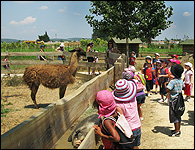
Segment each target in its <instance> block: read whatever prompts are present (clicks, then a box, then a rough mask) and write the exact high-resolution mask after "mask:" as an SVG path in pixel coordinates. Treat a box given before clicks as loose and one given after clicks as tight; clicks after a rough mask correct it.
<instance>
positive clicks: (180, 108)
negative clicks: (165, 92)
mask: <svg viewBox="0 0 195 150" xmlns="http://www.w3.org/2000/svg"><path fill="white" fill-rule="evenodd" d="M170 104H171V108H172V110H173V112H174V113H175V115H176V116H177V117H181V116H182V115H183V113H184V111H185V103H184V99H183V95H182V93H179V94H178V95H177V96H176V97H175V99H174V100H172V101H171V103H170Z"/></svg>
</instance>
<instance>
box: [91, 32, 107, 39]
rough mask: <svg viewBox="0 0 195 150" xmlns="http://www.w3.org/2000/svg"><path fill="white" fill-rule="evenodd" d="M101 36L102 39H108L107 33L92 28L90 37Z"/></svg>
mask: <svg viewBox="0 0 195 150" xmlns="http://www.w3.org/2000/svg"><path fill="white" fill-rule="evenodd" d="M97 38H101V39H103V40H106V41H108V40H109V39H110V36H109V35H108V34H105V33H102V32H99V30H93V34H92V39H97Z"/></svg>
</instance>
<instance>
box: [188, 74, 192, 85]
mask: <svg viewBox="0 0 195 150" xmlns="http://www.w3.org/2000/svg"><path fill="white" fill-rule="evenodd" d="M191 83H192V74H190V83H189V85H191Z"/></svg>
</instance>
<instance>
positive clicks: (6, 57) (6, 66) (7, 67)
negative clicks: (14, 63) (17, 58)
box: [3, 56, 10, 69]
mask: <svg viewBox="0 0 195 150" xmlns="http://www.w3.org/2000/svg"><path fill="white" fill-rule="evenodd" d="M7 59H8V56H5V58H4V59H3V61H7ZM3 67H4V68H5V69H9V68H10V66H9V64H8V65H3Z"/></svg>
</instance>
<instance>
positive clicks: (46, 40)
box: [38, 31, 50, 42]
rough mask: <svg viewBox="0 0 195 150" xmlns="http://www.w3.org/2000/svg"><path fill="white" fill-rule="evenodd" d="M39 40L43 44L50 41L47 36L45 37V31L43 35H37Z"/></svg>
mask: <svg viewBox="0 0 195 150" xmlns="http://www.w3.org/2000/svg"><path fill="white" fill-rule="evenodd" d="M38 37H39V39H40V40H41V41H44V42H48V41H50V39H49V36H48V35H47V32H46V31H45V34H44V35H38Z"/></svg>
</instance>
